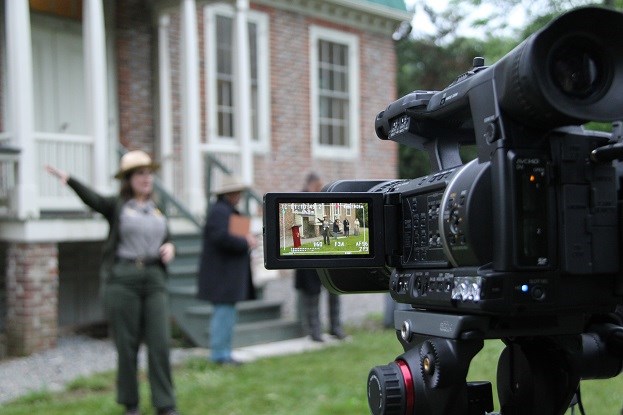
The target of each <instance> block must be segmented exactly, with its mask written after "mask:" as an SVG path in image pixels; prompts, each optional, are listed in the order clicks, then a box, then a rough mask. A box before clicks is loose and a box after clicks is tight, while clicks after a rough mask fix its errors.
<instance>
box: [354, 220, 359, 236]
mask: <svg viewBox="0 0 623 415" xmlns="http://www.w3.org/2000/svg"><path fill="white" fill-rule="evenodd" d="M359 226H360V224H359V218H355V222H354V223H353V233H354V235H355V236H359Z"/></svg>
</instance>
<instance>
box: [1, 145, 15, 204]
mask: <svg viewBox="0 0 623 415" xmlns="http://www.w3.org/2000/svg"><path fill="white" fill-rule="evenodd" d="M0 143H2V144H0V215H2V216H11V215H13V214H14V213H15V212H13V208H12V206H11V197H12V194H13V192H14V190H15V186H16V185H17V168H18V166H19V165H18V163H19V153H20V149H18V148H15V147H11V146H9V145H6V144H4V140H1V139H0Z"/></svg>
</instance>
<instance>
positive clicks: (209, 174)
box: [205, 154, 262, 215]
mask: <svg viewBox="0 0 623 415" xmlns="http://www.w3.org/2000/svg"><path fill="white" fill-rule="evenodd" d="M205 168H206V190H207V194H208V195H211V194H212V185H213V184H214V183H215V182H216V180H215V176H216V175H217V173H220V176H221V177H222V176H223V175H227V176H231V175H232V174H234V171H233V169H231V168H229V167H227V166H226V165H225V164H224V163H222V162H221V161H220V160H219V159H218V158H216V157H215V156H213V155H212V154H206V156H205ZM253 201H255V202H256V203H258V204H261V203H262V197H261V196H260V195H258V194H257V193H256V192H255V191H253V190H248V191H246V192H245V193H244V194H243V209H242V211H243V213H245V214H246V215H252V213H251V204H252V202H253Z"/></svg>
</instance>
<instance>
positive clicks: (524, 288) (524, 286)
mask: <svg viewBox="0 0 623 415" xmlns="http://www.w3.org/2000/svg"><path fill="white" fill-rule="evenodd" d="M521 291H522V292H524V293H527V292H528V284H524V285H522V286H521Z"/></svg>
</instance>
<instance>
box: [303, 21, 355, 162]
mask: <svg viewBox="0 0 623 415" xmlns="http://www.w3.org/2000/svg"><path fill="white" fill-rule="evenodd" d="M309 30H310V31H309V38H310V52H309V56H310V66H311V67H310V83H311V85H310V87H311V89H310V91H311V111H310V113H311V142H312V156H313V157H314V158H325V159H354V158H357V157H358V156H359V154H360V136H359V119H360V108H359V94H360V87H359V38H358V37H357V36H356V35H353V34H351V33H346V32H340V31H338V30H333V29H327V28H326V27H321V26H311V27H310V29H309ZM320 40H325V41H329V42H334V43H339V44H343V45H345V46H347V47H348V94H349V98H348V100H349V119H348V123H349V125H348V131H349V135H348V145H347V146H336V145H326V144H321V143H320V131H319V128H318V123H319V108H318V106H319V99H318V95H319V91H318V42H319V41H320Z"/></svg>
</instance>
